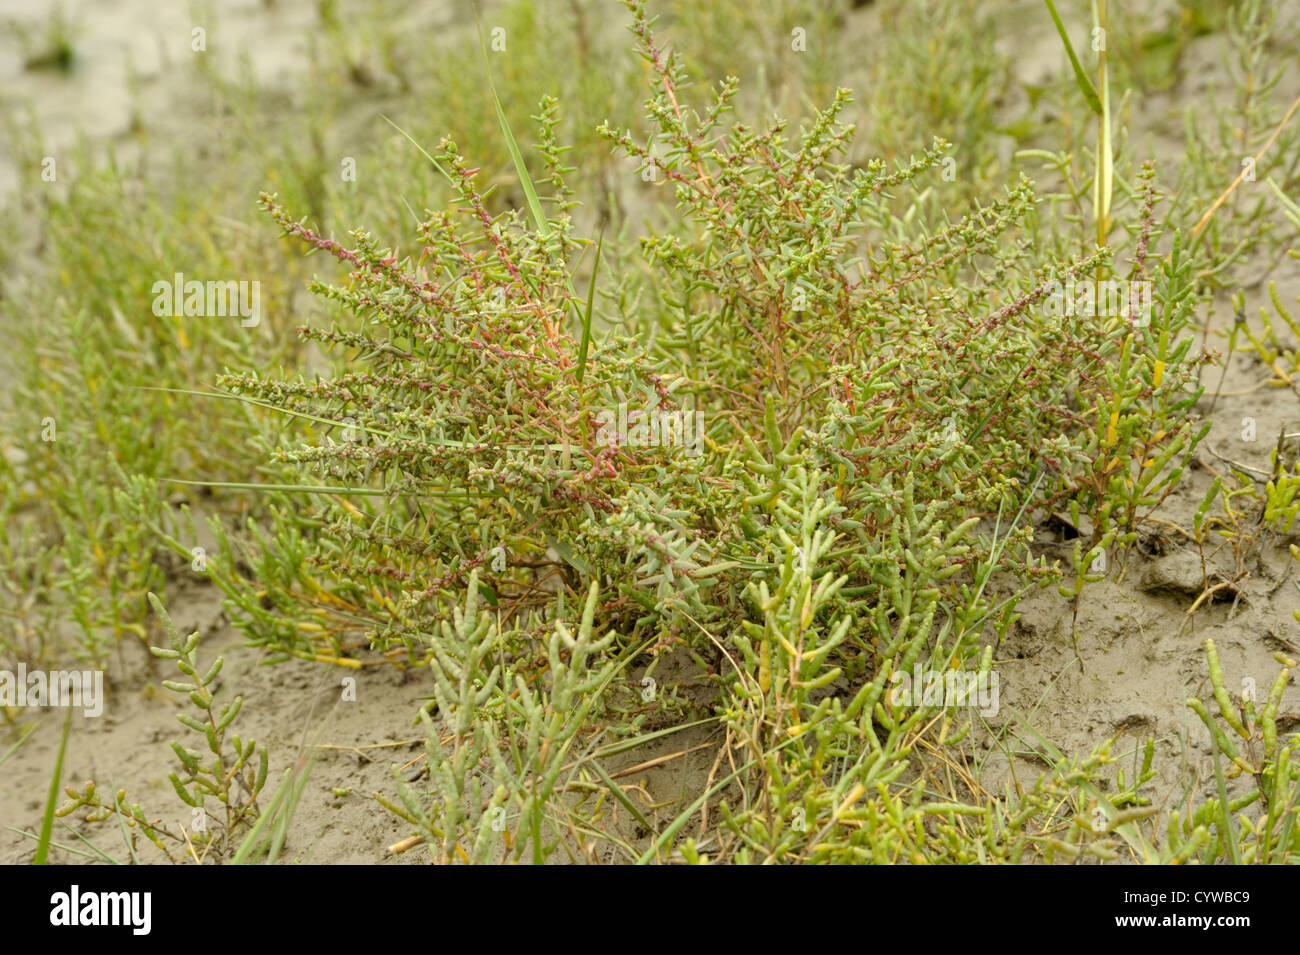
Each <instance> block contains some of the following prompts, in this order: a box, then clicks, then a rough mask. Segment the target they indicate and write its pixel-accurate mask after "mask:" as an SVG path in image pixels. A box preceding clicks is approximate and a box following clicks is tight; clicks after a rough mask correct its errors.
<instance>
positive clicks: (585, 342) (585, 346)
mask: <svg viewBox="0 0 1300 955" xmlns="http://www.w3.org/2000/svg"><path fill="white" fill-rule="evenodd" d="M604 245H605V233H603V232H602V233H601V234H600V238H599V239H598V240H597V241H596V260H595V261H594V262H592V264H591V283H590V284H589V285H588V286H587V306H586V308H584V309H583V313H582V340H581V341H580V342H578V383H579V384H581V383H582V376H583V375H584V374H586V372H587V352H588V351H590V350H591V312H592V306H593V305H594V304H595V302H596V274H597V273H598V272H599V271H600V250H601V249H602V248H604Z"/></svg>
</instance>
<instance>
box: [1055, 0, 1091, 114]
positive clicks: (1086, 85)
mask: <svg viewBox="0 0 1300 955" xmlns="http://www.w3.org/2000/svg"><path fill="white" fill-rule="evenodd" d="M1043 2H1044V3H1045V4H1047V12H1048V13H1050V14H1051V15H1052V22H1053V23H1055V24H1056V32H1057V33H1059V34H1060V35H1061V42H1062V43H1064V44H1065V53H1066V55H1067V56H1069V58H1070V66H1071V67H1072V68H1073V69H1074V82H1075V83H1077V84H1078V86H1079V92H1080V93H1082V94H1083V98H1084V99H1085V100H1087V101H1088V108H1089V109H1090V110H1092V111H1093V112H1094V113H1096V114H1097V115H1098V116H1100V115H1101V99H1100V97H1098V96H1097V88H1096V87H1095V86H1093V85H1092V80H1090V79H1088V74H1087V73H1085V72H1084V71H1083V65H1082V64H1081V63H1080V62H1079V58H1078V57H1077V56H1075V55H1074V45H1073V44H1072V43H1070V35H1069V34H1068V33H1066V32H1065V24H1064V23H1062V22H1061V15H1060V14H1059V13H1057V12H1056V4H1054V3H1053V2H1052V0H1043Z"/></svg>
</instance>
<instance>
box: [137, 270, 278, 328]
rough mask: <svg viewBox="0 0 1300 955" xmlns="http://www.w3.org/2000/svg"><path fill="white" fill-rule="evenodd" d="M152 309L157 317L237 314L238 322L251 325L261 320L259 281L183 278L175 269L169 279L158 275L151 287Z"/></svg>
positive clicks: (182, 274) (220, 316)
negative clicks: (204, 280)
mask: <svg viewBox="0 0 1300 955" xmlns="http://www.w3.org/2000/svg"><path fill="white" fill-rule="evenodd" d="M151 291H152V292H153V295H154V300H153V313H154V314H155V315H157V316H158V317H159V318H172V317H174V316H179V315H185V316H188V317H190V318H225V317H226V316H235V315H238V316H239V317H240V322H239V324H241V325H243V326H245V327H246V328H252V327H254V326H256V325H257V323H258V322H260V321H261V320H262V283H261V282H258V281H256V280H254V281H252V282H250V281H247V280H243V281H239V282H236V281H234V280H233V279H232V280H227V281H224V282H200V281H198V280H197V279H191V280H190V281H188V282H187V281H185V273H183V272H177V273H176V274H175V275H174V276H172V280H171V281H170V282H169V281H168V280H167V279H159V280H158V281H157V282H154V283H153V288H152V289H151Z"/></svg>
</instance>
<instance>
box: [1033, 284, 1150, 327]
mask: <svg viewBox="0 0 1300 955" xmlns="http://www.w3.org/2000/svg"><path fill="white" fill-rule="evenodd" d="M1045 301H1046V305H1047V312H1048V314H1049V315H1052V316H1054V317H1060V316H1063V315H1088V316H1096V315H1106V316H1111V315H1126V316H1128V318H1129V319H1130V321H1132V322H1133V324H1134V325H1136V326H1137V327H1139V328H1145V327H1146V326H1147V325H1148V324H1150V322H1151V283H1150V282H1149V281H1145V280H1141V281H1129V280H1127V279H1109V280H1106V281H1103V282H1097V281H1094V280H1092V279H1074V278H1069V279H1067V280H1066V281H1065V283H1064V284H1062V283H1061V282H1056V281H1052V282H1048V283H1047V298H1046V300H1045Z"/></svg>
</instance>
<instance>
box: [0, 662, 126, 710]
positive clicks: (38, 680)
mask: <svg viewBox="0 0 1300 955" xmlns="http://www.w3.org/2000/svg"><path fill="white" fill-rule="evenodd" d="M0 706H20V707H21V706H62V707H78V706H79V707H81V709H82V710H83V711H84V713H85V715H86V716H99V715H100V714H101V713H103V712H104V671H103V670H51V671H49V672H48V673H47V672H46V671H44V670H32V671H31V672H28V670H27V665H26V664H25V663H20V664H18V670H17V672H15V671H13V670H0Z"/></svg>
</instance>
